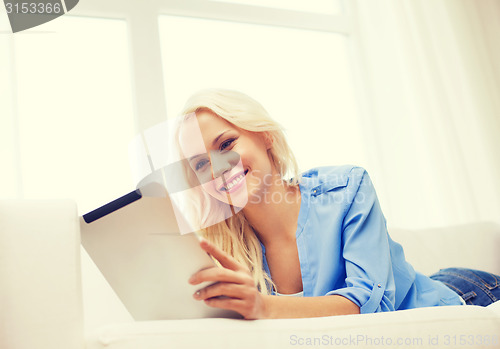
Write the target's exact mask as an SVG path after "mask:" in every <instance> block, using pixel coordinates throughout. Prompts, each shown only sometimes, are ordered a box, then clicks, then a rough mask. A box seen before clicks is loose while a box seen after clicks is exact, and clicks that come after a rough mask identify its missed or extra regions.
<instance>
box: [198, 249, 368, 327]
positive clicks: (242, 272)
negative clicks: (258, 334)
mask: <svg viewBox="0 0 500 349" xmlns="http://www.w3.org/2000/svg"><path fill="white" fill-rule="evenodd" d="M200 246H201V248H202V249H203V250H205V251H206V252H207V253H209V254H210V255H212V256H213V257H214V258H216V259H217V260H218V261H219V262H220V264H221V265H222V266H223V268H219V267H212V268H208V269H204V270H201V271H199V272H197V273H195V274H194V275H193V276H192V277H191V278H190V279H189V283H191V284H193V285H197V284H200V283H202V282H205V281H211V282H214V281H215V282H217V283H215V284H213V285H210V286H207V287H205V288H203V289H201V290H199V291H198V292H196V293H195V294H194V295H193V297H194V298H195V299H198V300H203V301H205V303H206V304H207V305H209V306H211V307H217V308H223V309H229V310H234V311H236V312H238V313H240V314H241V315H243V317H244V318H245V319H273V318H274V319H277V318H304V317H318V316H332V315H346V314H359V307H358V306H357V305H356V304H354V303H353V302H351V301H350V300H348V299H347V298H345V297H343V296H339V295H331V296H322V297H279V296H271V295H263V294H262V293H260V292H259V291H258V289H257V287H256V286H255V283H254V281H253V279H252V276H251V274H250V272H249V271H248V269H247V268H246V267H245V266H242V265H241V264H240V263H238V262H237V261H236V260H234V258H233V257H231V256H229V255H228V254H226V253H225V252H224V251H222V250H221V249H219V248H218V247H216V246H215V245H213V244H211V243H209V242H208V241H206V240H202V241H201V242H200Z"/></svg>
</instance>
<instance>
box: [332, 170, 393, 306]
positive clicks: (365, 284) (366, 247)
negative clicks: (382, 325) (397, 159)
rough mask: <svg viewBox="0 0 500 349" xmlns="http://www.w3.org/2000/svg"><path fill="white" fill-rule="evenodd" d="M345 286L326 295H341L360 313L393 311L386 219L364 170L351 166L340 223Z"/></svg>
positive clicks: (391, 273)
mask: <svg viewBox="0 0 500 349" xmlns="http://www.w3.org/2000/svg"><path fill="white" fill-rule="evenodd" d="M342 241H343V250H342V256H343V258H344V261H345V271H346V278H345V285H346V286H345V287H344V288H340V289H336V290H333V291H330V292H328V293H327V294H326V295H340V296H343V297H345V298H347V299H349V300H351V301H352V302H354V303H355V304H357V305H358V306H359V307H360V312H361V313H373V312H381V311H393V310H394V308H395V306H394V304H395V283H394V276H393V272H392V263H391V252H390V246H389V238H388V234H387V227H386V221H385V218H384V216H383V214H382V210H381V208H380V204H379V202H378V199H377V195H376V192H375V189H374V187H373V184H372V182H371V180H370V177H369V175H368V173H367V172H366V170H364V169H363V168H360V167H356V168H353V169H352V171H351V173H350V178H349V186H348V188H347V210H346V213H345V216H344V220H343V224H342Z"/></svg>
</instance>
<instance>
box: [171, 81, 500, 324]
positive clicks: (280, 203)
mask: <svg viewBox="0 0 500 349" xmlns="http://www.w3.org/2000/svg"><path fill="white" fill-rule="evenodd" d="M183 115H186V117H185V118H184V119H183V122H182V123H181V125H180V127H179V130H178V134H177V136H178V142H179V145H180V150H181V153H182V154H183V156H184V157H185V158H186V159H187V162H186V163H187V165H186V166H185V167H186V168H185V171H186V175H187V178H188V181H189V182H190V183H191V184H192V186H194V187H195V189H196V190H195V193H196V195H197V196H198V197H197V198H194V199H193V200H191V203H192V204H193V205H194V206H195V208H196V210H195V212H194V214H193V215H192V216H191V219H192V220H197V222H195V223H194V224H195V225H197V226H199V227H200V229H199V230H200V231H199V234H201V235H202V236H203V237H204V239H203V240H202V241H201V242H200V245H201V247H202V248H203V249H204V250H205V251H206V252H208V253H209V254H210V255H212V256H213V257H214V258H215V259H216V260H217V261H218V262H219V264H220V265H219V267H213V268H209V269H205V270H202V271H199V272H197V273H196V274H194V275H193V276H192V277H191V278H190V280H189V282H190V283H191V284H193V285H198V284H200V283H202V282H206V281H209V282H214V283H213V284H212V285H210V286H206V287H204V288H201V289H199V290H198V291H197V292H196V293H195V294H194V295H193V297H194V298H195V299H197V300H199V301H203V302H205V303H206V304H207V305H209V306H212V307H219V308H224V309H230V310H234V311H236V312H238V313H240V314H241V315H242V316H243V317H244V318H246V319H260V318H298V317H317V316H330V315H342V314H358V313H372V312H380V311H393V310H398V309H409V308H416V307H427V306H439V305H460V304H465V301H467V303H469V304H478V305H487V304H489V303H492V302H493V301H495V300H496V298H495V297H497V298H498V297H500V294H499V293H500V290H499V288H498V284H499V283H500V278H499V277H497V276H495V275H493V274H489V273H485V272H479V271H473V270H467V269H456V268H454V269H445V270H441V271H440V273H439V274H436V275H434V276H432V278H434V279H435V280H434V279H432V278H430V277H427V276H425V275H423V274H420V273H418V272H416V271H415V270H414V269H413V268H412V266H411V265H410V264H409V263H407V262H406V261H405V257H404V253H403V250H402V247H401V245H399V244H398V243H396V242H394V241H392V240H391V238H390V236H389V234H388V232H387V228H386V220H385V218H384V216H383V214H382V211H381V209H380V205H379V202H378V199H377V196H376V193H375V189H374V188H373V185H372V183H371V181H370V177H369V175H368V173H367V172H366V171H365V170H364V169H363V168H361V167H356V166H352V165H344V166H331V167H321V168H315V169H312V170H309V171H307V172H305V173H303V174H299V173H298V170H297V164H296V161H295V159H294V156H293V154H292V152H291V150H290V148H289V146H288V144H287V142H286V139H285V136H284V134H283V131H282V129H281V127H280V126H279V125H278V124H277V123H276V122H275V121H274V120H273V119H271V118H270V116H269V115H268V113H267V112H266V110H265V109H264V108H263V107H262V106H261V105H260V104H259V103H258V102H257V101H255V100H254V99H252V98H250V97H249V96H247V95H245V94H243V93H240V92H237V91H231V90H223V89H209V90H204V91H200V92H199V93H197V94H195V95H193V96H192V97H191V98H190V99H189V100H188V101H187V103H186V106H185V108H184V110H183ZM464 275H465V276H464ZM476 279H480V280H481V282H474V280H476ZM439 280H440V281H439ZM464 280H472V282H468V283H467V282H465V283H464ZM478 283H479V284H481V285H485V284H488V285H489V286H492V287H489V288H488V292H489V295H491V296H489V295H488V294H486V295H485V292H482V290H480V289H479V288H481V287H479V288H478V286H477V285H478ZM495 285H496V286H497V287H496V288H495V287H493V286H495ZM474 287H475V288H474ZM471 292H472V293H474V294H476V296H475V297H471V296H470V295H471V294H472V293H471ZM464 295H466V296H467V298H466V299H465V300H464V299H463V298H462V297H461V296H464ZM484 297H486V298H484ZM473 302H475V303H473Z"/></svg>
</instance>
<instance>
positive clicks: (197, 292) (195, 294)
mask: <svg viewBox="0 0 500 349" xmlns="http://www.w3.org/2000/svg"><path fill="white" fill-rule="evenodd" d="M200 294H201V292H200V291H196V292H195V293H194V294H193V297H194V298H200Z"/></svg>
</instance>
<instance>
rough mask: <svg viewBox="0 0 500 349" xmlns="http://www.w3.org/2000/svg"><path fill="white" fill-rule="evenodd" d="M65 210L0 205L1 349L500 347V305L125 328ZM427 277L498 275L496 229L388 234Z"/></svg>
mask: <svg viewBox="0 0 500 349" xmlns="http://www.w3.org/2000/svg"><path fill="white" fill-rule="evenodd" d="M76 212H77V210H76V206H75V204H74V203H73V202H71V201H0V348H2V349H21V348H22V349H25V348H26V349H55V348H61V349H77V348H78V349H82V348H87V349H97V348H109V349H125V348H127V349H128V348H134V349H135V348H137V349H139V348H140V349H153V348H155V349H159V348H161V349H167V348H176V349H177V348H217V349H220V348H252V349H253V348H291V347H292V348H293V347H307V348H310V347H334V346H342V347H355V348H363V347H381V346H393V347H398V346H408V347H418V348H436V347H450V348H452V347H461V348H464V347H469V348H472V347H486V348H494V347H496V348H499V347H500V343H499V341H500V338H499V336H500V302H497V303H495V304H493V305H491V306H489V307H486V308H482V307H475V306H453V307H435V308H421V309H413V310H405V311H397V312H392V313H381V314H366V315H348V316H337V317H322V318H310V319H285V320H253V321H246V320H233V319H199V320H165V321H149V322H134V321H132V319H131V317H130V315H129V314H128V313H127V311H126V310H125V308H124V307H123V305H122V304H121V303H120V301H119V300H118V299H117V298H116V296H115V295H114V293H113V291H112V290H111V289H110V287H109V286H108V285H107V283H106V281H105V280H104V278H103V277H102V275H101V274H100V273H99V271H98V269H97V268H96V267H95V265H94V264H93V263H92V261H91V260H90V259H89V257H88V256H87V255H86V253H85V252H84V251H83V250H81V247H80V242H79V238H80V237H79V228H78V217H77V213H76ZM389 230H390V234H391V236H392V237H393V239H394V240H396V241H398V242H400V243H402V244H403V246H404V248H405V251H406V255H407V259H408V260H409V261H410V262H412V264H413V265H414V266H415V268H416V269H417V270H420V271H422V272H424V273H427V274H430V273H432V272H434V271H437V270H438V269H439V268H440V267H450V266H464V267H471V268H476V269H483V270H487V271H490V272H494V273H497V274H500V253H498V252H497V251H498V250H499V248H500V226H499V225H498V224H494V223H487V222H485V223H476V224H469V225H463V226H456V227H448V228H439V229H428V230H423V231H407V230H401V229H389Z"/></svg>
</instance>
